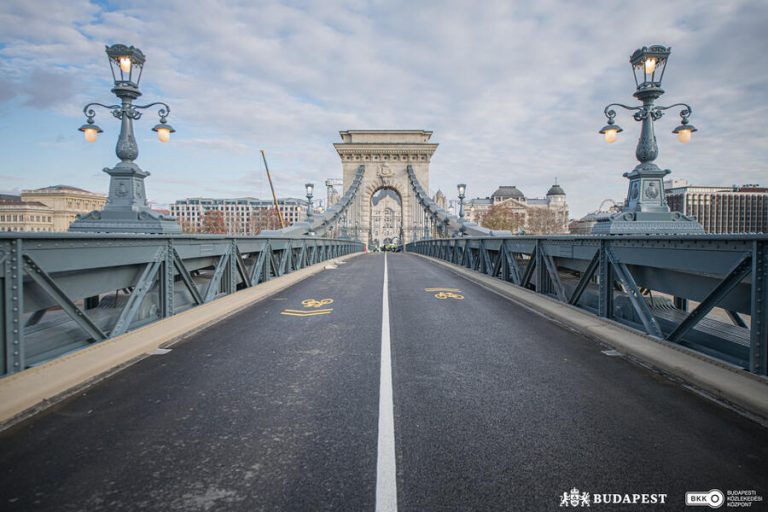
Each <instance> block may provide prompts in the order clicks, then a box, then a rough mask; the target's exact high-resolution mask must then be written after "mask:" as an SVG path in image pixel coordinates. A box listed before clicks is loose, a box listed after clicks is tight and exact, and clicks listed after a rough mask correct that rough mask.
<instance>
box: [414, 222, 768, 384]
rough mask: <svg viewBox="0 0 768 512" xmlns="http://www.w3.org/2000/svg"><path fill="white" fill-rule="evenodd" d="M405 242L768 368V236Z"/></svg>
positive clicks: (762, 371)
mask: <svg viewBox="0 0 768 512" xmlns="http://www.w3.org/2000/svg"><path fill="white" fill-rule="evenodd" d="M406 249H407V250H408V251H411V252H416V253H418V254H422V255H425V256H430V257H433V258H438V259H442V260H445V261H448V262H450V263H454V264H457V265H461V266H464V267H467V268H470V269H473V270H475V271H478V272H482V273H484V274H487V275H490V276H493V277H497V278H500V279H503V280H505V281H508V282H510V283H513V284H515V285H518V286H521V287H524V288H528V289H531V290H535V291H536V292H538V293H542V294H545V295H548V296H550V297H552V298H554V299H557V300H559V301H562V302H565V303H568V304H571V305H574V306H577V307H580V308H583V309H586V310H588V311H591V312H593V313H595V314H597V315H599V316H601V317H603V318H609V319H613V320H616V321H619V322H622V323H624V324H628V325H630V326H632V327H635V328H638V329H640V330H642V331H644V332H645V333H647V334H649V335H651V336H654V337H656V338H660V339H665V340H668V341H671V342H673V343H678V344H681V345H684V346H688V347H690V348H693V349H695V350H698V351H700V352H703V353H706V354H708V355H710V356H713V357H717V358H719V359H722V360H724V361H727V362H729V363H732V364H735V365H738V366H741V367H743V368H745V369H748V370H749V371H751V372H754V373H756V374H759V375H767V374H768V354H767V352H766V349H767V348H768V339H767V337H768V235H694V236H680V237H672V236H582V237H577V236H549V237H546V236H542V237H536V236H524V237H504V238H499V237H464V238H453V239H437V240H422V241H418V242H413V243H411V244H408V245H407V246H406ZM694 302H695V305H694V304H693V303H694ZM714 308H719V309H717V310H716V312H717V314H714V311H713V310H714Z"/></svg>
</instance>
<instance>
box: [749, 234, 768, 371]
mask: <svg viewBox="0 0 768 512" xmlns="http://www.w3.org/2000/svg"><path fill="white" fill-rule="evenodd" d="M751 295H752V296H751V305H750V309H751V315H752V318H751V326H750V331H749V370H750V371H751V372H754V373H757V374H760V375H768V243H766V241H764V240H755V241H754V242H753V248H752V293H751Z"/></svg>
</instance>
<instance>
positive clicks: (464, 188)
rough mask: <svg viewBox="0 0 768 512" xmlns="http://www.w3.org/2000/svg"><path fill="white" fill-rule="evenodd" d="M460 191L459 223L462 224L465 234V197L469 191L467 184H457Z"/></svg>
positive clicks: (462, 231) (462, 230)
mask: <svg viewBox="0 0 768 512" xmlns="http://www.w3.org/2000/svg"><path fill="white" fill-rule="evenodd" d="M456 188H457V189H458V191H459V223H460V224H461V234H462V235H464V230H465V227H464V197H465V195H466V192H467V186H466V185H465V184H464V183H459V184H458V185H456Z"/></svg>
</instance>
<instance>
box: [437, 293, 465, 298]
mask: <svg viewBox="0 0 768 512" xmlns="http://www.w3.org/2000/svg"><path fill="white" fill-rule="evenodd" d="M435 298H436V299H441V300H443V299H456V300H464V296H463V295H459V294H458V293H453V292H437V293H436V294H435Z"/></svg>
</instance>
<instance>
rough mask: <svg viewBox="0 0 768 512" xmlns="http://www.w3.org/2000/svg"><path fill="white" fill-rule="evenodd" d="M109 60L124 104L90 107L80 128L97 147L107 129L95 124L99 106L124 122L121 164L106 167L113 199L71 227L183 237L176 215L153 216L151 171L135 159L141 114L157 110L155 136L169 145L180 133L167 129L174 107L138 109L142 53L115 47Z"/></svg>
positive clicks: (117, 93) (116, 91)
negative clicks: (136, 124)
mask: <svg viewBox="0 0 768 512" xmlns="http://www.w3.org/2000/svg"><path fill="white" fill-rule="evenodd" d="M106 53H107V59H108V61H109V65H110V68H111V70H112V78H113V80H114V87H113V88H112V93H113V94H114V95H115V96H117V98H118V99H119V100H120V103H119V104H115V105H103V104H101V103H89V104H88V105H86V106H85V108H83V113H84V114H85V116H86V122H85V124H84V125H83V126H81V127H80V128H79V129H80V131H81V132H83V134H84V135H85V140H87V141H88V142H95V141H96V138H97V136H98V134H99V133H102V132H103V130H102V129H101V128H100V127H99V126H98V125H97V124H96V123H95V122H94V120H93V118H94V117H95V115H96V112H95V110H94V108H95V107H101V108H104V109H107V110H109V111H110V112H111V114H112V115H113V116H114V117H116V118H117V119H119V120H120V135H119V136H118V138H117V145H116V147H115V153H116V154H117V157H118V158H119V159H120V162H118V163H117V164H116V165H115V166H114V167H112V168H109V167H106V168H104V172H105V173H107V174H109V176H110V183H109V197H108V198H107V203H106V205H105V206H104V209H103V210H102V211H92V212H90V213H88V214H86V215H83V216H78V218H77V219H76V220H75V221H74V222H73V223H72V225H71V226H70V227H69V230H70V231H75V232H106V233H181V227H180V226H179V224H177V223H176V221H175V219H174V218H173V217H171V216H166V215H162V214H159V213H157V212H154V211H152V209H150V207H149V205H148V204H147V195H146V192H145V188H144V179H145V178H146V177H147V176H149V174H150V173H149V172H147V171H144V170H142V169H141V168H140V167H139V166H138V165H136V163H135V162H134V160H136V158H138V156H139V147H138V145H137V144H136V138H135V136H134V134H133V121H134V120H138V119H140V118H141V116H142V112H141V110H145V109H148V108H152V107H155V106H158V107H160V108H159V109H158V115H159V116H160V122H159V123H158V124H156V125H155V126H154V127H153V128H152V131H154V132H156V133H157V136H158V138H159V139H160V141H161V142H168V140H169V139H170V137H171V133H173V132H175V131H176V130H174V129H173V127H172V126H171V125H170V124H168V122H167V117H168V114H170V112H171V108H170V107H169V106H168V105H167V104H165V103H163V102H160V101H158V102H154V103H150V104H148V105H134V104H133V102H134V100H136V99H137V98H138V97H139V96H141V91H140V90H139V82H140V81H141V74H142V72H143V70H144V61H145V57H144V54H143V53H142V52H141V50H139V49H138V48H135V47H133V46H125V45H123V44H114V45H112V46H108V47H107V48H106Z"/></svg>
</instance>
